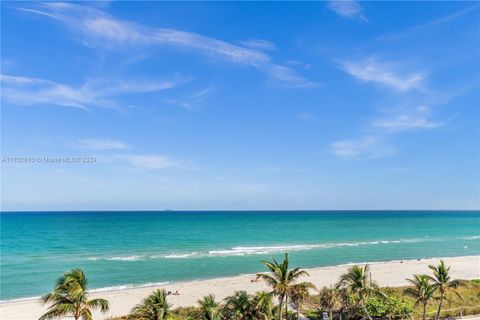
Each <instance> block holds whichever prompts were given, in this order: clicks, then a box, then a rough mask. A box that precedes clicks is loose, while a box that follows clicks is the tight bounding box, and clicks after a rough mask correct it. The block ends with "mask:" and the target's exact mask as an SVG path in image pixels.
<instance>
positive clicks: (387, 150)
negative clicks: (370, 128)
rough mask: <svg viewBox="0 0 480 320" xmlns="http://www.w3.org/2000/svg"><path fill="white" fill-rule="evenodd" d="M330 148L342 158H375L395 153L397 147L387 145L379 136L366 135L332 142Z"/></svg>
mask: <svg viewBox="0 0 480 320" xmlns="http://www.w3.org/2000/svg"><path fill="white" fill-rule="evenodd" d="M330 150H331V151H332V152H333V154H335V155H336V156H339V157H342V158H366V159H374V158H380V157H384V156H388V155H391V154H393V153H395V151H396V150H395V148H393V147H391V146H389V145H387V144H386V143H385V142H384V141H383V140H382V139H381V138H380V137H378V136H366V137H362V138H359V139H346V140H339V141H335V142H333V143H332V144H330Z"/></svg>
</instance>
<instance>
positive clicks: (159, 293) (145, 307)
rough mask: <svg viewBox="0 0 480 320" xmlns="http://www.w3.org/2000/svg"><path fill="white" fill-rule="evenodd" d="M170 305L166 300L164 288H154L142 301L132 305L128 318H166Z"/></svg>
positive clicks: (160, 319) (153, 319)
mask: <svg viewBox="0 0 480 320" xmlns="http://www.w3.org/2000/svg"><path fill="white" fill-rule="evenodd" d="M170 307H171V305H170V304H168V302H167V293H166V292H165V290H156V291H154V292H153V293H152V294H151V295H149V296H148V297H146V298H145V299H144V300H143V301H142V303H140V304H138V305H136V306H135V307H133V309H132V311H131V313H130V315H129V316H128V319H132V320H166V319H167V317H168V314H169V311H170Z"/></svg>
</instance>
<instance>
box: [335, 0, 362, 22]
mask: <svg viewBox="0 0 480 320" xmlns="http://www.w3.org/2000/svg"><path fill="white" fill-rule="evenodd" d="M328 8H329V9H330V10H332V11H333V12H335V13H336V14H338V15H339V16H341V17H343V18H347V19H356V20H360V21H363V22H368V19H367V18H366V17H365V15H364V13H363V8H362V6H361V5H360V4H359V3H358V2H357V1H355V0H331V1H329V2H328Z"/></svg>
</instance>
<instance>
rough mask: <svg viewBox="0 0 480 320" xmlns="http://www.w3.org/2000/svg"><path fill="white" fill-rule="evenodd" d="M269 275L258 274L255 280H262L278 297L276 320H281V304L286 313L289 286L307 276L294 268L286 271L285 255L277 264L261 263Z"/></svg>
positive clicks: (286, 259) (286, 261)
mask: <svg viewBox="0 0 480 320" xmlns="http://www.w3.org/2000/svg"><path fill="white" fill-rule="evenodd" d="M262 263H263V264H264V265H265V266H266V267H267V268H268V270H269V271H270V273H258V274H257V278H260V279H262V280H264V281H265V282H266V283H267V284H268V285H269V286H270V287H271V288H272V292H271V293H272V294H273V295H275V296H277V297H278V302H279V308H278V318H279V320H282V319H283V310H282V309H283V303H284V302H285V311H286V312H288V306H287V305H288V294H289V292H290V289H291V286H292V285H293V284H295V281H297V280H298V279H299V278H300V277H302V276H308V273H307V272H306V271H303V270H300V268H295V269H292V270H289V269H288V254H287V253H285V259H284V260H283V262H282V263H278V262H277V261H276V260H275V259H273V261H272V262H269V261H262Z"/></svg>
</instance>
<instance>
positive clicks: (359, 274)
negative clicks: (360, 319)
mask: <svg viewBox="0 0 480 320" xmlns="http://www.w3.org/2000/svg"><path fill="white" fill-rule="evenodd" d="M337 288H339V289H340V288H341V289H344V290H346V291H347V292H349V293H352V294H354V295H356V296H357V298H358V300H357V301H358V302H357V304H358V306H359V307H360V309H361V310H363V311H364V313H365V315H366V316H367V318H369V319H370V320H371V319H372V317H371V316H370V314H369V313H368V311H367V309H366V308H365V303H366V300H367V298H368V297H370V296H371V295H372V294H376V295H384V294H383V293H382V292H381V291H380V290H379V288H378V286H377V284H376V283H375V282H374V281H373V280H372V279H371V276H370V267H369V265H368V264H366V265H365V266H363V267H361V266H357V265H355V266H352V267H350V268H349V269H348V270H347V272H346V273H344V274H342V275H341V276H340V280H339V282H338V283H337Z"/></svg>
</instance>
